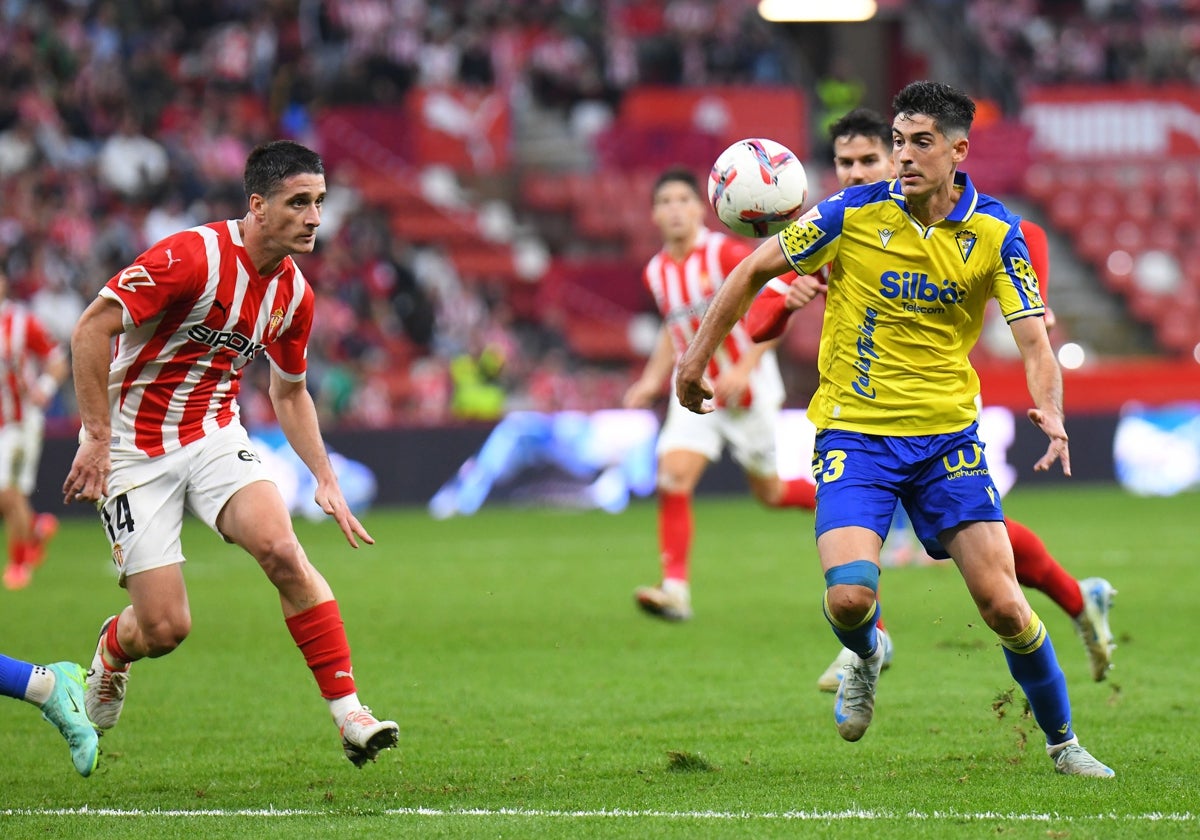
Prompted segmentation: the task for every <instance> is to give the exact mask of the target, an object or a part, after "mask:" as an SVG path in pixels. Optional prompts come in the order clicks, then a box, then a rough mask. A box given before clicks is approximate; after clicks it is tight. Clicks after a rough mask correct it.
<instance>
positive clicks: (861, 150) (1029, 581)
mask: <svg viewBox="0 0 1200 840" xmlns="http://www.w3.org/2000/svg"><path fill="white" fill-rule="evenodd" d="M829 135H830V141H831V142H832V144H833V162H834V170H835V171H836V173H837V178H838V181H839V183H840V184H841V186H843V187H848V186H851V185H854V184H869V183H873V182H875V181H882V180H886V179H890V178H893V177H895V169H894V168H893V163H892V157H891V144H892V127H891V125H890V124H888V123H887V121H885V120H884V119H883V118H882V117H880V116H879V115H878V114H876V113H875V112H874V111H871V110H869V109H865V108H858V109H855V110H854V111H851V112H850V113H848V114H846V115H845V116H844V117H842V118H841V119H840V120H838V121H837V122H835V123H834V124H833V125H832V126H830V130H829ZM1021 233H1022V234H1023V235H1024V237H1025V242H1026V245H1027V246H1028V249H1029V258H1030V261H1031V263H1032V266H1033V270H1034V273H1035V274H1037V277H1038V282H1039V285H1040V287H1041V292H1042V298H1043V299H1045V298H1046V284H1047V280H1048V278H1049V276H1050V254H1049V246H1048V243H1047V240H1046V232H1045V231H1044V230H1042V228H1041V227H1040V226H1038V225H1037V224H1036V223H1035V222H1031V221H1029V220H1028V219H1023V220H1022V221H1021ZM824 291H825V284H824V279H823V278H819V277H812V276H806V277H798V278H796V279H794V280H793V281H792V282H791V283H790V284H789V283H786V282H784V281H783V280H781V279H778V278H777V279H775V280H771V281H769V282H768V283H767V285H766V286H764V287H763V290H762V292H761V293H760V294H759V296H758V297H757V298H756V299H755V301H754V304H753V305H752V306H751V307H750V310H749V311H748V312H747V313H746V316H745V318H744V322H745V323H746V324H747V325H748V326H749V328H750V331H751V334H752V335H753V336H754V340H755V341H771V340H774V339H777V338H778V337H779V336H780V335H781V334H782V333H783V331H784V329H786V327H787V321H788V318H789V316H790V315H791V313H792V312H794V311H796V310H797V309H799V308H800V307H802V306H804V305H805V304H807V303H808V302H809V301H811V300H812V299H813V298H814V297H815V296H816V295H817V294H820V293H822V292H824ZM1052 326H1054V316H1053V314H1052V313H1051V312H1050V308H1049V306H1047V308H1046V327H1047V329H1049V328H1050V327H1052ZM987 430H988V427H987V425H986V424H985V423H983V422H981V423H980V427H979V433H980V437H981V438H983V440H984V443H985V444H990V443H991V442H990V441H989V440H988V436H987ZM997 466H998V465H997ZM996 486H997V488H998V489H999V490H1000V492H1001V493H1004V492H1006V491H1007V490H1008V489H1009V487H1011V481H1009V482H1003V481H997V482H996ZM898 512H899V511H898ZM898 520H899V521H898V522H895V523H894V524H893V531H895V530H897V529H898V528H902V529H907V528H908V527H909V526H908V524H907V522H908V520H907V517H906V516H901V517H898ZM1004 524H1005V526H1006V528H1007V529H1008V537H1009V540H1010V541H1011V542H1012V548H1013V558H1014V561H1015V564H1016V572H1017V580H1018V581H1019V582H1020V583H1021V585H1022V586H1028V587H1031V588H1033V589H1037V590H1038V591H1040V592H1043V593H1045V594H1046V595H1047V596H1048V597H1049V598H1050V599H1051V600H1052V601H1054V603H1056V604H1058V605H1059V606H1060V607H1061V608H1062V609H1063V611H1064V612H1066V613H1067V615H1069V616H1070V617H1071V619H1072V621H1073V622H1074V623H1075V627H1076V630H1077V631H1078V633H1079V635H1080V637H1081V638H1082V639H1083V642H1084V645H1085V646H1086V647H1087V653H1088V662H1089V665H1090V667H1091V673H1092V679H1094V680H1096V681H1100V680H1103V679H1104V678H1105V676H1106V675H1107V673H1108V670H1109V668H1111V667H1112V653H1113V650H1114V649H1115V648H1116V644H1115V642H1114V640H1113V635H1112V631H1111V629H1110V628H1109V624H1108V611H1109V608H1110V606H1111V604H1112V597H1113V595H1115V594H1116V590H1115V589H1114V588H1113V587H1112V585H1111V584H1110V583H1109V582H1108V581H1107V580H1105V579H1104V578H1099V577H1090V578H1084V579H1083V580H1076V579H1075V578H1074V577H1073V576H1072V575H1071V574H1070V573H1068V572H1067V570H1066V569H1064V568H1063V567H1062V566H1061V565H1059V563H1058V561H1056V560H1055V559H1054V557H1053V555H1051V554H1050V552H1049V550H1048V549H1047V548H1046V545H1045V543H1043V542H1042V540H1041V538H1040V537H1038V535H1037V534H1035V533H1034V532H1033V531H1032V530H1030V529H1029V528H1028V527H1027V526H1026V525H1023V524H1021V523H1020V522H1017V521H1016V520H1014V519H1011V518H1007V517H1006V518H1005V520H1004ZM904 536H907V535H902V539H903V537H904ZM910 539H912V540H915V539H916V538H915V536H912V537H910ZM880 629H882V628H880ZM884 638H885V642H884V644H885V651H886V653H885V661H889V662H890V659H891V653H892V645H891V639H890V636H889V635H888V634H884ZM854 658H855V657H854V653H853V652H852V651H850V650H847V649H845V648H843V649H842V651H841V653H839V654H838V656H837V658H836V659H834V661H833V662H832V663H831V664H830V666H829V667H828V668H826V669H825V671H824V672H823V673H822V674H821V676H820V678H819V679H818V680H817V687H818V688H819V689H820V690H821V691H837V687H838V681H839V680H840V679H841V677H842V674H843V670H844V668H845V666H846V664H847V663H849V662H851V661H852V660H853V659H854Z"/></svg>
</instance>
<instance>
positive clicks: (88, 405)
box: [63, 297, 125, 504]
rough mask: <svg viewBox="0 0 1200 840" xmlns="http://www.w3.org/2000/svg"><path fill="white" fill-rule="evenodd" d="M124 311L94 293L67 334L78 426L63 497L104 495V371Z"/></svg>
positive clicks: (107, 462) (107, 457)
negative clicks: (75, 444) (69, 340)
mask: <svg viewBox="0 0 1200 840" xmlns="http://www.w3.org/2000/svg"><path fill="white" fill-rule="evenodd" d="M124 314H125V313H124V310H123V309H122V308H121V304H119V303H117V302H116V301H114V300H112V299H110V298H105V297H98V298H96V299H95V300H93V301H92V303H91V305H89V306H88V308H87V309H85V310H84V312H83V315H81V316H80V318H79V323H78V324H76V325H75V329H74V331H73V332H72V333H71V367H72V369H73V371H74V375H75V401H76V402H77V403H78V405H79V418H80V420H81V421H82V423H83V429H82V430H81V432H80V435H79V450H78V451H77V452H76V453H75V459H74V460H73V461H72V462H71V471H70V472H68V473H67V479H66V481H65V482H63V501H64V502H65V503H66V504H70V503H71V502H95V501H96V500H97V499H99V498H100V497H101V496H106V495H108V473H109V469H110V465H111V456H110V454H109V445H110V441H109V437H110V435H111V434H112V425H111V422H110V419H109V415H108V411H109V408H108V371H109V364H110V362H111V359H112V340H113V336H117V335H120V334H121V333H122V332H123V331H124Z"/></svg>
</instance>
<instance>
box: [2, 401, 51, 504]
mask: <svg viewBox="0 0 1200 840" xmlns="http://www.w3.org/2000/svg"><path fill="white" fill-rule="evenodd" d="M45 426H46V421H45V418H44V417H43V415H42V412H40V411H37V410H36V409H34V410H28V409H27V410H26V412H25V417H24V419H23V420H22V421H21V422H20V423H9V424H8V425H6V426H4V427H3V428H0V490H9V489H11V488H16V489H17V490H20V491H21V494H22V495H24V496H28V495H29V494H31V493H32V492H33V488H34V487H36V486H37V471H38V462H39V461H40V460H41V457H42V430H43V429H44V428H45Z"/></svg>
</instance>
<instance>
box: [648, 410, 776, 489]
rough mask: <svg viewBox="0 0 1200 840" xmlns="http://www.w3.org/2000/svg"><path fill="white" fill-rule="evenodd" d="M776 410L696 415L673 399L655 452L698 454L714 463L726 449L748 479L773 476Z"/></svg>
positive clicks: (660, 454) (719, 411) (718, 411)
mask: <svg viewBox="0 0 1200 840" xmlns="http://www.w3.org/2000/svg"><path fill="white" fill-rule="evenodd" d="M778 418H779V407H778V406H775V405H767V406H759V405H754V406H751V407H750V408H748V409H740V408H718V409H717V410H716V411H711V412H709V413H708V414H696V413H694V412H692V411H689V410H688V409H686V408H684V407H683V406H682V405H680V404H679V401H678V400H674V399H672V400H671V401H670V403H669V404H668V406H667V417H666V419H665V420H664V421H663V427H662V431H661V432H660V433H659V436H658V444H657V445H656V446H655V452H656V453H657V454H658V456H659V457H660V458H661V457H662V456H663V454H665V453H667V452H674V451H678V450H684V451H687V452H698V453H700V454H701V455H703V456H704V457H705V458H707V459H708V460H709V461H716V460H717V459H718V458H720V457H721V452H722V450H723V449H724V448H725V446H726V445H728V446H729V452H730V454H731V455H732V456H733V460H734V461H736V462H737V463H738V464H740V465H741V467H742V469H743V470H745V471H746V472H748V473H750V474H751V475H756V476H764V477H765V476H772V475H776V473H777V470H778V466H777V464H776V461H775V423H776V421H777V420H778Z"/></svg>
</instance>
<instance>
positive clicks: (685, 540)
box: [623, 169, 816, 621]
mask: <svg viewBox="0 0 1200 840" xmlns="http://www.w3.org/2000/svg"><path fill="white" fill-rule="evenodd" d="M705 208H706V204H705V202H704V199H702V198H701V195H700V186H699V184H698V183H697V182H696V178H695V176H694V175H692V173H691V172H690V171H688V170H685V169H671V170H668V171H666V172H664V173H663V174H662V175H660V176H659V177H658V179H657V181H656V183H655V186H654V192H653V206H652V218H653V221H654V224H655V225H656V226H657V227H658V229H659V232H660V233H661V234H662V239H663V248H662V250H661V251H659V252H658V253H657V254H655V255H654V256H653V257H652V258H651V259H650V262H649V263H648V264H647V265H646V268H645V271H644V272H643V280H644V281H645V283H646V286H647V288H649V290H650V293H651V295H653V297H654V300H655V302H656V303H657V304H658V309H659V313H660V314H661V315H662V318H663V325H662V329H661V330H660V332H659V336H658V340H657V342H656V344H655V347H654V350H653V352H652V353H651V355H650V358H649V360H648V361H647V362H646V366H645V368H644V369H643V371H642V375H641V376H640V377H639V378H638V379H637V381H635V382H634V383H633V384H632V385H631V386H630V387H629V388H628V390H627V391H626V392H625V397H624V400H623V403H624V406H625V407H626V408H645V407H647V406H650V405H652V404H653V403H654V401H655V400H656V399H658V398H659V397H660V396H661V395H662V393H663V387H664V385H666V384H667V382H668V379H669V378H673V376H672V374H673V371H674V369H675V362H676V360H677V359H678V358H679V356H680V355H681V354H682V353H683V351H684V350H685V349H687V346H688V342H690V341H691V340H692V336H694V335H695V332H696V328H697V327H699V325H700V320H701V318H703V316H704V310H705V308H706V307H707V306H708V303H709V301H710V300H712V297H713V295H714V294H716V291H717V289H719V288H720V286H721V283H722V282H723V281H724V279H725V276H726V275H727V274H728V273H729V271H731V270H732V269H733V267H734V266H735V265H737V264H738V262H740V261H741V260H742V259H743V258H744V257H745V256H746V255H747V254H749V253H750V248H749V247H748V246H747V245H746V244H745V243H744V242H742V241H740V240H738V239H735V238H733V237H731V236H727V235H726V234H724V233H720V232H717V231H713V230H709V229H708V228H707V227H705V226H704V215H705V212H706V211H705ZM709 376H710V377H711V379H712V381H713V382H715V383H716V385H715V388H716V410H715V411H713V412H712V413H710V414H705V415H699V414H693V413H692V412H690V411H688V410H687V409H685V408H684V407H683V406H681V405H680V404H679V402H678V401H677V400H671V401H670V402H669V404H668V407H667V416H666V420H665V421H664V423H663V427H662V429H661V431H660V433H659V437H658V442H657V444H656V454H657V458H658V467H657V492H658V536H659V556H660V559H661V564H662V582H661V583H660V584H659V585H657V586H643V587H640V588H638V590H637V592H636V594H635V597H636V600H637V603H638V605H639V606H640V607H641V608H642V609H643V610H645V611H646V612H647V613H649V614H650V615H654V616H657V617H659V618H664V619H668V620H671V621H683V620H686V619H688V618H691V616H692V603H691V587H690V568H689V566H690V564H689V558H690V553H691V543H692V532H693V523H692V494H693V492H694V491H695V489H696V485H697V484H698V483H699V481H700V478H701V476H703V475H704V472H705V470H707V469H708V465H709V464H711V463H712V462H713V461H715V460H717V459H718V458H719V457H721V452H722V451H723V450H724V448H725V447H726V446H729V448H730V450H731V454H732V455H733V459H734V460H735V461H737V463H738V464H739V465H740V466H741V467H742V470H743V471H744V473H745V475H746V481H747V482H748V483H749V485H750V490H751V492H753V493H754V496H755V498H757V499H758V500H759V501H760V502H762V503H763V504H765V505H767V506H769V507H777V508H781V507H802V508H807V509H809V510H811V509H812V508H813V507H814V506H815V504H816V501H815V499H816V496H815V494H816V488H815V485H814V483H813V482H812V481H811V480H809V479H805V478H801V479H793V480H791V481H783V480H781V479H780V478H779V474H778V472H777V470H776V462H775V425H776V422H777V421H778V419H779V410H780V408H781V407H782V405H783V379H782V378H781V376H780V374H779V367H778V364H777V363H776V361H775V351H774V342H768V343H756V342H755V341H753V340H752V339H751V337H750V333H749V331H748V330H747V329H746V328H745V326H743V325H740V324H739V325H737V326H735V327H734V329H733V332H732V333H730V335H729V337H728V338H727V339H726V340H725V342H724V344H723V345H722V347H721V349H720V350H719V351H718V352H717V353H716V355H715V356H714V358H713V364H712V368H711V370H710V371H709Z"/></svg>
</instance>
